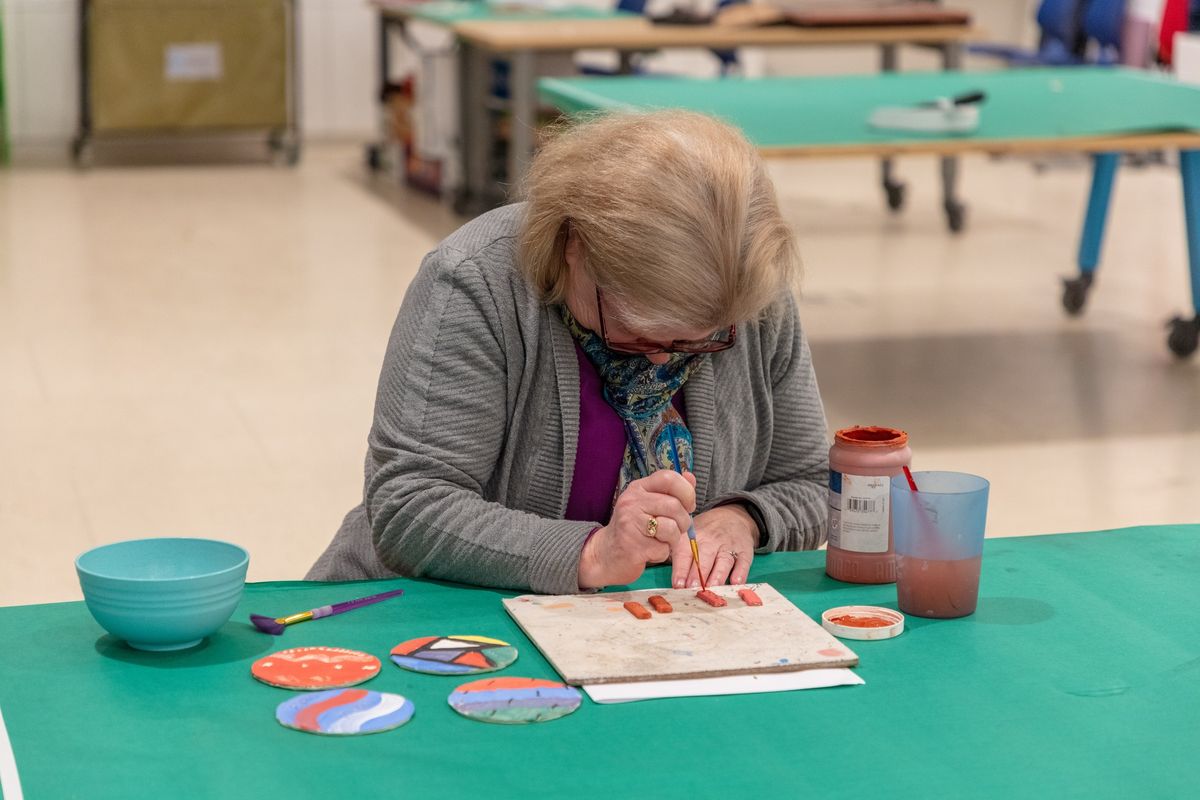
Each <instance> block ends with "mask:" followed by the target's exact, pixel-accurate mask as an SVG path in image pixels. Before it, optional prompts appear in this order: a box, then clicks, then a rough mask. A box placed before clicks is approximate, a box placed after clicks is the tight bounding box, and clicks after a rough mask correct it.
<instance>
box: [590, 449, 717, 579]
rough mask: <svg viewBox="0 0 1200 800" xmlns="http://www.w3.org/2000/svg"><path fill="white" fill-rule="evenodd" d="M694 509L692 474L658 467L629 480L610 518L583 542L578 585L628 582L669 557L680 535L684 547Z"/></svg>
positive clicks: (693, 478)
mask: <svg viewBox="0 0 1200 800" xmlns="http://www.w3.org/2000/svg"><path fill="white" fill-rule="evenodd" d="M695 508H696V478H695V476H694V475H691V474H690V473H689V474H687V475H686V476H684V475H680V474H679V473H677V472H672V471H671V470H669V469H660V470H658V471H657V472H655V473H654V474H652V475H650V476H649V477H646V478H641V479H639V480H636V481H633V482H632V483H630V484H629V486H627V487H625V491H623V492H622V493H621V496H620V497H618V498H617V502H616V504H615V505H614V506H613V513H612V519H611V520H609V523H608V524H607V525H605V526H604V527H603V528H600V529H599V530H598V531H596V532H595V533H594V534H592V538H590V539H588V542H587V544H586V545H584V547H583V554H582V555H581V556H580V558H579V588H581V589H599V588H601V587H603V586H613V585H622V584H626V583H630V582H632V581H635V580H637V579H638V578H639V577H640V576H641V574H642V572H643V571H644V570H645V569H646V565H647V564H661V563H663V562H664V561H666V560H667V559H669V558H670V557H671V553H672V552H673V548H674V549H677V542H678V541H679V540H680V539H682V540H683V541H684V548H685V549H686V548H687V528H688V521H689V520H690V519H691V512H692V511H694V510H695ZM651 519H654V520H655V521H656V522H655V524H654V525H651V523H650V520H651ZM651 533H653V535H651Z"/></svg>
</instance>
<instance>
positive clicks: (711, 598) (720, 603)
mask: <svg viewBox="0 0 1200 800" xmlns="http://www.w3.org/2000/svg"><path fill="white" fill-rule="evenodd" d="M696 597H699V598H700V599H701V600H703V601H704V602H706V603H708V604H709V605H710V606H712V607H713V608H724V607H725V605H726V603H725V598H724V597H721V595H719V594H714V593H713V591H712V590H711V589H705V590H704V591H700V592H696Z"/></svg>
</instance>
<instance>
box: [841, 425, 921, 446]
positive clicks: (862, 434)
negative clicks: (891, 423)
mask: <svg viewBox="0 0 1200 800" xmlns="http://www.w3.org/2000/svg"><path fill="white" fill-rule="evenodd" d="M833 438H834V439H836V440H837V442H838V444H844V445H849V446H850V447H904V445H906V444H908V434H907V433H905V432H904V431H902V430H900V429H899V428H883V427H880V426H878V425H855V426H854V427H852V428H842V429H841V430H840V431H838V432H837V433H835V434H834V435H833Z"/></svg>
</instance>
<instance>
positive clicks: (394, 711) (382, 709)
mask: <svg viewBox="0 0 1200 800" xmlns="http://www.w3.org/2000/svg"><path fill="white" fill-rule="evenodd" d="M412 715H413V704H412V700H409V699H408V698H406V697H401V696H400V695H398V694H386V693H384V692H369V691H367V690H366V689H332V690H329V691H325V692H313V693H312V694H306V695H301V696H300V697H293V698H292V699H290V700H285V701H283V702H282V703H280V704H279V708H277V709H275V719H277V720H279V724H280V725H282V726H284V727H285V728H295V729H296V730H298V731H305V732H306V733H323V734H326V735H329V736H360V735H362V734H364V733H382V732H383V731H390V730H392V729H393V728H399V727H400V726H401V725H403V724H404V723H406V722H408V721H409V720H410V719H412Z"/></svg>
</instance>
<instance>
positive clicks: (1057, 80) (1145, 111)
mask: <svg viewBox="0 0 1200 800" xmlns="http://www.w3.org/2000/svg"><path fill="white" fill-rule="evenodd" d="M540 86H541V93H542V97H543V98H544V99H545V100H546V101H548V102H550V103H553V104H554V105H556V106H557V107H558V108H560V109H562V110H563V111H566V112H568V113H578V112H582V111H594V110H614V109H629V108H654V107H672V108H690V109H693V110H696V111H703V112H705V113H710V114H715V115H716V116H719V117H723V118H725V119H727V120H729V121H730V122H732V123H734V124H736V125H738V126H740V127H741V128H742V130H744V131H745V133H746V135H747V136H748V137H749V138H750V140H751V141H753V142H755V143H756V144H757V145H758V146H759V148H760V149H761V151H762V152H763V154H764V155H768V156H773V157H829V156H863V155H871V156H885V157H887V156H897V155H912V154H932V155H938V156H941V157H946V156H949V155H955V154H962V153H968V152H984V153H993V154H997V153H1028V152H1048V151H1071V152H1084V153H1092V154H1094V161H1095V164H1094V168H1093V179H1092V188H1091V192H1090V195H1089V199H1088V208H1087V214H1086V216H1085V219H1084V226H1083V232H1082V235H1081V237H1080V245H1079V253H1078V258H1077V262H1078V266H1079V275H1078V276H1077V277H1075V278H1072V279H1069V280H1067V281H1066V282H1065V285H1064V290H1063V300H1062V302H1063V306H1064V308H1065V309H1066V310H1067V311H1068V312H1069V313H1071V314H1078V313H1080V312H1081V311H1082V310H1083V307H1084V305H1085V303H1086V299H1087V294H1088V292H1089V290H1090V289H1091V286H1092V282H1093V280H1094V278H1095V272H1096V268H1097V266H1098V264H1099V259H1100V247H1101V244H1102V242H1103V237H1104V227H1105V220H1106V219H1107V214H1108V206H1109V199H1110V196H1111V194H1112V186H1113V181H1114V178H1115V175H1116V171H1117V167H1118V164H1119V161H1120V154H1121V152H1122V151H1130V150H1144V149H1162V148H1175V149H1178V150H1179V151H1180V159H1179V171H1180V178H1181V181H1182V185H1183V195H1184V215H1185V219H1186V223H1187V239H1188V263H1189V269H1190V274H1191V287H1192V289H1191V291H1192V308H1193V312H1194V313H1193V316H1191V317H1190V318H1185V317H1175V318H1174V319H1173V320H1172V321H1171V322H1170V333H1169V334H1168V338H1167V344H1168V346H1169V347H1170V349H1171V351H1172V352H1174V353H1175V354H1176V355H1178V356H1180V357H1187V356H1190V355H1191V354H1192V353H1194V352H1195V351H1196V349H1197V344H1198V342H1200V87H1197V86H1190V85H1187V84H1181V83H1178V82H1175V81H1173V80H1170V79H1166V78H1159V77H1156V76H1153V75H1150V74H1148V73H1143V72H1138V71H1135V70H1123V69H1113V68H1104V67H1095V68H1087V67H1072V68H1067V69H1029V70H1010V71H1005V72H973V73H962V72H960V73H906V74H903V75H863V76H843V77H831V78H758V79H742V80H739V79H735V78H725V79H722V80H696V79H683V78H672V79H662V78H646V77H618V78H570V79H545V80H543V81H542V82H541V84H540ZM974 90H982V91H984V92H986V93H987V99H986V101H985V103H984V105H983V108H982V118H981V119H982V121H981V124H980V126H979V129H978V130H977V131H975V132H974V133H972V134H969V135H961V134H960V135H945V134H942V135H938V134H932V135H931V134H905V133H898V132H892V131H881V130H874V129H872V128H870V127H869V126H868V124H867V118H868V117H869V115H870V113H871V112H872V111H873V110H874V109H876V108H878V107H880V106H891V105H915V104H917V103H920V102H923V101H927V100H931V99H933V98H936V97H950V96H954V95H958V94H961V93H964V92H968V91H974Z"/></svg>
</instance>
